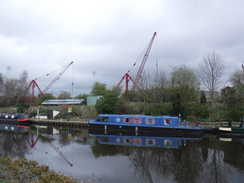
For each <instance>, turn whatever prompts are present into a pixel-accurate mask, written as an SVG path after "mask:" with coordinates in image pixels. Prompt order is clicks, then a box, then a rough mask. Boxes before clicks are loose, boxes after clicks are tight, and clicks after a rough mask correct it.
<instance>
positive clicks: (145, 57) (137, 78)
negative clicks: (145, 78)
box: [134, 32, 157, 88]
mask: <svg viewBox="0 0 244 183" xmlns="http://www.w3.org/2000/svg"><path fill="white" fill-rule="evenodd" d="M156 34H157V33H156V32H154V34H153V37H152V39H151V41H150V43H149V46H148V48H147V51H146V53H145V55H144V57H143V60H142V62H141V65H140V68H139V70H138V72H137V75H136V79H135V82H134V88H135V87H136V85H137V84H138V81H139V79H140V78H141V74H142V71H143V69H144V66H145V63H146V61H147V58H148V55H149V53H150V50H151V48H152V44H153V41H154V38H155V36H156Z"/></svg>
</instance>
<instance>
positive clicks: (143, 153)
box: [130, 148, 202, 183]
mask: <svg viewBox="0 0 244 183" xmlns="http://www.w3.org/2000/svg"><path fill="white" fill-rule="evenodd" d="M199 156H200V151H199V150H198V149H197V148H195V149H187V148H183V149H164V148H157V149H138V150H136V151H133V153H131V155H130V159H131V161H132V164H134V166H135V173H134V174H135V176H136V177H137V179H138V180H139V181H141V182H150V183H151V182H153V178H152V176H153V175H154V176H157V177H158V178H162V179H165V178H166V179H169V178H174V179H175V181H176V182H182V183H183V182H187V183H188V182H197V178H198V175H199V174H200V172H201V170H202V166H201V165H202V161H201V158H199Z"/></svg>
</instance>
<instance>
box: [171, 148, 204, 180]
mask: <svg viewBox="0 0 244 183" xmlns="http://www.w3.org/2000/svg"><path fill="white" fill-rule="evenodd" d="M174 155H175V156H174V157H175V158H174V160H173V162H172V164H173V169H172V172H174V173H173V176H174V179H175V181H176V182H180V183H190V182H193V183H195V182H198V180H197V179H198V177H199V175H200V174H201V171H202V169H203V167H202V164H203V160H202V158H201V151H200V149H199V148H191V147H190V148H188V147H184V148H182V149H178V150H177V149H176V150H174ZM176 156H177V158H176Z"/></svg>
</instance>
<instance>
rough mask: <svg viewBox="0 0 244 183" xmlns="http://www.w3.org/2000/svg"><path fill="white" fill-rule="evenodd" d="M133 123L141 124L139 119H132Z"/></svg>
mask: <svg viewBox="0 0 244 183" xmlns="http://www.w3.org/2000/svg"><path fill="white" fill-rule="evenodd" d="M133 122H134V123H141V118H134V120H133Z"/></svg>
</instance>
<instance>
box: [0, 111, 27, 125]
mask: <svg viewBox="0 0 244 183" xmlns="http://www.w3.org/2000/svg"><path fill="white" fill-rule="evenodd" d="M29 121H30V118H28V116H27V115H26V114H25V113H0V122H4V123H19V124H25V123H28V122H29Z"/></svg>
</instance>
